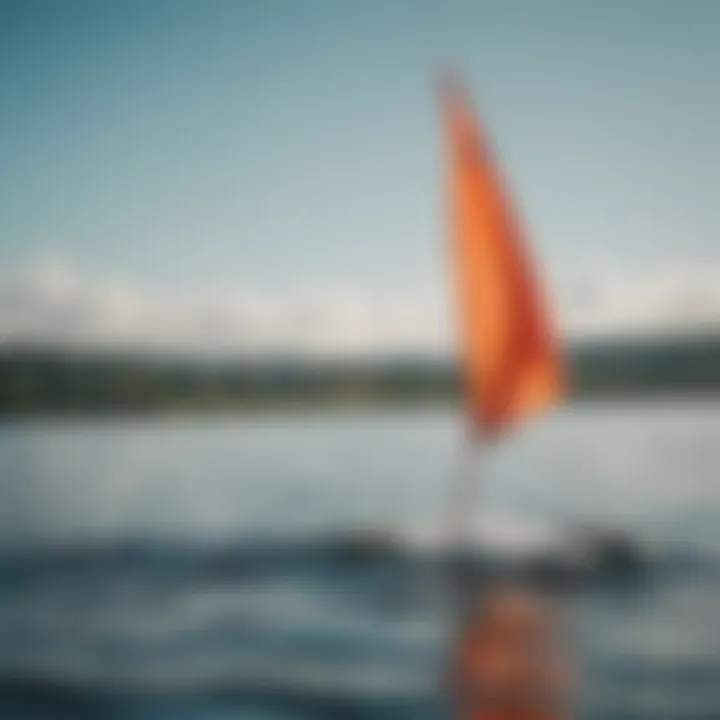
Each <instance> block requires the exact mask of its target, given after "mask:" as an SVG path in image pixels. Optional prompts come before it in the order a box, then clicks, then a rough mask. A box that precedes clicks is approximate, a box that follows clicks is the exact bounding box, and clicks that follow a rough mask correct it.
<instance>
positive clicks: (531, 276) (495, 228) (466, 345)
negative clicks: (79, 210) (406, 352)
mask: <svg viewBox="0 0 720 720" xmlns="http://www.w3.org/2000/svg"><path fill="white" fill-rule="evenodd" d="M443 113H444V121H445V130H446V135H447V145H448V162H449V191H450V199H449V214H450V218H449V219H450V228H449V231H450V246H451V247H450V249H451V264H452V268H453V271H454V272H453V280H454V282H453V284H454V287H455V291H456V303H457V310H458V319H459V334H460V345H461V351H460V361H461V366H462V375H463V384H464V394H465V400H466V404H467V410H468V413H469V415H470V418H471V421H472V426H473V428H474V429H475V430H477V431H478V432H480V433H483V434H484V435H486V436H498V435H500V434H502V433H504V432H505V431H507V430H509V429H510V428H512V427H513V426H514V425H516V424H517V423H518V422H519V421H521V420H523V419H525V418H527V417H528V416H530V415H532V414H534V413H537V412H539V411H541V410H543V409H545V408H547V407H548V406H550V405H552V404H554V403H556V402H557V401H559V400H560V398H561V397H562V395H563V392H564V386H565V382H564V376H565V373H564V367H563V362H562V357H561V353H560V350H559V345H558V342H557V337H556V333H555V330H554V328H553V326H552V322H551V319H550V317H549V315H548V313H547V311H546V308H545V302H544V299H543V298H542V297H541V292H540V286H539V284H538V281H537V276H536V273H535V267H534V265H533V263H532V261H531V259H530V257H529V255H528V252H527V249H526V247H525V245H524V242H523V237H522V232H521V228H520V224H519V222H518V218H517V216H516V213H515V211H514V209H513V207H512V205H511V203H510V200H509V198H508V196H507V195H506V193H505V192H504V189H503V187H502V183H501V179H500V177H499V174H498V171H497V168H496V166H495V164H494V162H493V158H492V157H491V153H490V150H489V147H488V143H487V140H486V139H485V138H484V137H483V134H482V132H481V130H480V128H479V127H478V125H477V123H476V121H475V118H474V113H473V111H472V108H471V107H470V104H469V103H468V101H467V100H466V98H465V97H464V96H463V94H462V93H461V91H460V90H459V89H458V88H457V86H455V85H452V86H450V85H446V86H445V87H444V88H443Z"/></svg>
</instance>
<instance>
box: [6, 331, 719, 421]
mask: <svg viewBox="0 0 720 720" xmlns="http://www.w3.org/2000/svg"><path fill="white" fill-rule="evenodd" d="M570 364H571V368H572V392H573V396H574V397H575V398H576V399H578V400H582V399H593V398H608V397H622V396H628V395H636V396H649V395H663V394H674V395H677V394H694V395H698V394H700V393H703V394H707V393H714V392H716V391H720V337H715V336H698V337H694V338H685V339H683V340H673V341H669V340H643V341H640V340H635V341H627V340H622V341H621V340H616V341H605V342H602V343H600V342H597V343H588V344H578V345H576V346H574V347H573V348H571V350H570ZM459 388H460V383H459V378H458V373H457V369H456V368H455V366H454V365H452V364H451V363H450V362H442V361H435V360H422V359H414V358H406V359H395V360H383V361H380V360H378V361H373V362H359V361H357V362H351V361H337V362H329V361H325V362H316V363H308V362H293V361H289V360H288V361H279V360H276V361H272V362H270V361H266V362H259V361H256V362H250V361H232V362H230V361H214V362H208V361H199V360H198V361H191V360H179V359H173V358H159V357H151V356H147V355H141V354H136V355H127V354H126V355H116V354H110V353H101V352H79V351H61V350H48V349H44V350H43V349H28V348H6V349H4V350H0V412H3V413H45V412H105V411H108V412H110V411H113V412H115V411H150V410H165V409H168V410H172V409H178V410H180V409H191V410H215V409H235V408H238V409H241V408H256V407H265V406H273V405H293V404H360V403H398V402H399V403H427V402H438V401H450V400H453V399H455V398H457V396H458V395H459Z"/></svg>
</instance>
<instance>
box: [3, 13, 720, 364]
mask: <svg viewBox="0 0 720 720" xmlns="http://www.w3.org/2000/svg"><path fill="white" fill-rule="evenodd" d="M718 27H720V3H717V2H715V1H714V0H689V1H687V2H681V1H680V0H677V1H675V2H668V1H666V0H634V1H633V2H627V1H626V0H604V1H603V2H595V1H593V0H546V1H545V2H542V3H540V2H536V1H534V0H502V1H501V0H494V1H493V2H491V1H489V0H367V1H366V2H362V3H361V2H352V1H351V0H263V1H262V2H260V1H258V2H250V1H249V0H248V1H245V2H243V1H242V0H209V1H201V0H192V1H191V0H64V1H63V2H55V1H53V0H18V1H13V0H10V1H9V0H0V106H1V107H2V112H0V341H4V342H9V341H14V340H17V339H18V338H23V337H34V338H40V339H43V338H45V339H51V340H53V341H55V340H57V341H68V342H102V343H117V344H120V345H122V344H123V343H125V344H127V343H136V344H137V343H139V344H148V343H149V344H152V343H159V342H161V343H166V344H167V345H168V346H173V345H177V346H180V345H182V346H188V347H204V348H206V349H207V348H214V349H215V350H220V349H225V350H232V351H233V352H236V351H242V352H247V351H249V350H252V349H253V348H255V349H257V348H260V347H263V348H270V349H272V348H276V349H278V348H281V347H285V346H288V347H295V346H298V347H299V346H302V347H303V348H304V349H306V350H307V349H312V348H314V349H320V350H323V349H325V350H328V349H332V348H335V349H337V348H340V347H342V348H344V349H345V350H349V351H350V352H353V353H354V352H361V351H367V350H371V351H376V350H377V349H378V348H383V347H388V346H391V345H392V346H402V347H404V348H415V349H418V348H420V349H423V348H424V349H430V348H435V349H437V348H439V347H443V346H444V345H446V344H447V342H448V340H447V338H448V333H447V327H446V326H447V324H448V317H447V308H446V294H447V293H446V285H447V270H446V268H445V264H444V248H443V237H442V227H443V193H442V167H441V152H442V148H441V147H440V134H439V128H438V108H437V102H436V100H437V98H436V92H435V90H436V88H435V81H436V78H437V75H438V72H439V71H441V70H442V69H444V68H451V69H453V70H455V71H456V72H457V73H459V74H460V75H461V76H462V77H463V78H464V81H465V84H466V86H467V88H468V90H469V91H470V92H471V93H472V95H473V97H474V99H475V101H476V103H477V106H478V108H479V111H480V114H481V116H482V118H483V120H484V122H485V123H486V125H487V127H488V129H489V132H490V134H491V136H492V138H493V141H494V143H495V145H496V147H497V151H498V154H499V157H500V158H501V162H502V166H503V172H504V175H505V176H506V177H507V178H508V182H509V185H510V186H511V188H512V192H513V193H514V195H515V197H516V198H517V201H518V204H519V206H520V208H521V210H522V214H523V218H524V222H525V226H526V227H527V228H528V235H529V237H530V239H531V242H532V244H533V249H534V253H535V255H536V256H537V257H538V258H539V259H540V261H541V266H542V268H543V272H544V274H545V276H546V277H547V278H548V282H549V285H550V287H551V288H552V294H553V295H554V296H557V301H556V302H557V304H558V306H559V313H560V314H561V316H562V318H563V324H564V325H565V326H567V327H568V328H570V330H571V331H572V332H589V331H593V330H596V331H600V332H614V331H618V330H625V331H628V330H629V331H631V332H639V331H646V332H658V331H663V330H666V329H667V328H668V327H669V326H671V327H672V328H674V329H682V328H684V327H687V326H690V325H693V324H696V323H698V322H702V323H706V322H712V323H715V322H717V323H718V326H719V327H720V290H718V289H717V287H718V286H720V283H718V282H717V280H718V279H720V242H719V238H720V236H719V235H718V228H720V203H718V202H717V193H718V191H719V190H720V142H718V139H717V128H718V127H720V94H718V93H717V90H716V78H717V77H718V75H720V43H718V42H717V28H718Z"/></svg>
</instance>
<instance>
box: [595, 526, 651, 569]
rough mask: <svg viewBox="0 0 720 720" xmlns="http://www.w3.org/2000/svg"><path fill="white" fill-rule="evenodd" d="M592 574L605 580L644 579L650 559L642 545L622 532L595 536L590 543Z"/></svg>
mask: <svg viewBox="0 0 720 720" xmlns="http://www.w3.org/2000/svg"><path fill="white" fill-rule="evenodd" d="M588 551H589V553H588V554H589V558H588V561H589V565H590V566H591V568H592V571H593V572H592V574H593V576H594V577H596V578H597V579H599V580H605V581H637V580H640V579H642V578H643V577H644V576H645V575H646V574H647V570H648V567H649V562H650V559H649V557H648V556H647V554H646V553H645V551H644V550H643V549H642V548H641V547H640V545H639V544H638V543H636V542H634V541H633V540H632V539H631V538H630V537H628V536H627V535H625V534H622V533H608V534H603V535H598V536H596V537H594V538H593V539H592V540H591V541H590V542H589V544H588Z"/></svg>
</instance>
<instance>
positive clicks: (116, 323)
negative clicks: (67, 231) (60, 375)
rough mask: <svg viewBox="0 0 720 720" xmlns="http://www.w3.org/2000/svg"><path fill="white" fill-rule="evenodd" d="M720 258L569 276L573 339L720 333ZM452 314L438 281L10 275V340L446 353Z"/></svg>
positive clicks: (564, 315)
mask: <svg viewBox="0 0 720 720" xmlns="http://www.w3.org/2000/svg"><path fill="white" fill-rule="evenodd" d="M718 280H720V267H716V266H713V267H707V266H705V267H702V268H698V267H696V268H691V267H685V268H670V269H664V270H663V269H657V268H656V269H653V270H648V269H646V270H643V271H631V270H627V269H626V270H624V271H618V270H610V269H605V270H601V271H599V270H596V269H595V270H590V271H587V272H584V273H576V274H575V275H574V276H572V277H569V278H565V279H561V280H559V281H557V282H555V283H553V286H554V287H555V288H557V289H558V290H559V292H558V293H557V299H556V302H555V305H556V307H557V308H558V310H559V316H560V324H561V327H562V329H563V331H564V332H565V333H566V334H567V335H569V336H571V337H587V336H607V335H612V336H616V335H633V336H636V335H655V336H657V335H667V334H681V333H686V332H696V331H698V330H700V329H717V330H718V331H719V332H720V282H718ZM452 335H453V323H452V320H451V316H450V313H449V310H448V307H447V302H446V297H445V295H444V294H443V293H442V292H441V291H439V290H435V291H432V290H424V289H419V290H417V291H415V290H400V289H398V290H396V291H393V292H387V291H386V292H380V291H377V290H366V291H362V290H360V289H358V288H355V289H353V288H348V287H343V286H318V285H311V286H307V287H305V288H300V289H286V290H284V291H283V292H273V293H270V292H261V291H258V290H249V289H247V288H246V289H242V288H241V289H239V290H238V289H230V290H221V289H216V288H213V289H208V290H207V291H206V292H192V293H191V292H180V291H172V290H167V289H165V290H161V289H158V288H155V289H153V288H149V287H139V286H136V285H133V284H132V283H129V282H118V281H114V280H111V279H106V278H99V277H93V276H91V275H89V274H87V273H80V272H78V271H77V270H75V269H73V268H72V266H70V265H67V264H63V263H47V262H46V263H41V264H38V265H35V266H33V267H30V268H28V269H27V270H25V271H23V272H18V273H14V274H12V275H7V276H5V277H0V344H2V345H17V344H40V345H43V346H48V345H49V346H64V347H66V346H69V347H78V348H98V349H109V350H129V351H134V350H143V351H152V352H167V353H184V354H192V355H200V356H208V357H227V356H230V357H250V356H255V357H265V356H293V357H298V358H317V357H332V356H347V357H374V356H386V355H397V354H420V355H432V356H438V355H447V354H449V352H450V349H451V346H452Z"/></svg>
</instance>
